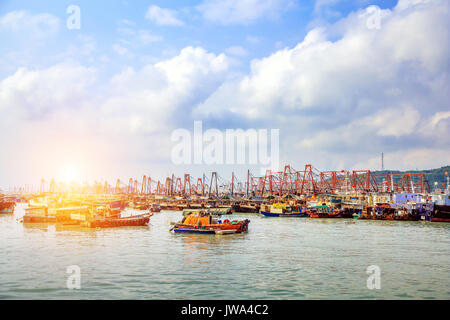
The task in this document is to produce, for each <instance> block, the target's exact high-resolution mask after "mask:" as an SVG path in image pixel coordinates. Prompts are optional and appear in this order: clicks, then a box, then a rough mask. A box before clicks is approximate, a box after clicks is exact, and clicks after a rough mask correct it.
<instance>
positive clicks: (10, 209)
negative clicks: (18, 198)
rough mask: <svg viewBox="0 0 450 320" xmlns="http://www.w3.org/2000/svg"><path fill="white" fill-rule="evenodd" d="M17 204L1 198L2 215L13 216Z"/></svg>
mask: <svg viewBox="0 0 450 320" xmlns="http://www.w3.org/2000/svg"><path fill="white" fill-rule="evenodd" d="M15 206H16V202H15V201H13V200H12V199H8V198H3V196H0V214H11V213H14V207H15Z"/></svg>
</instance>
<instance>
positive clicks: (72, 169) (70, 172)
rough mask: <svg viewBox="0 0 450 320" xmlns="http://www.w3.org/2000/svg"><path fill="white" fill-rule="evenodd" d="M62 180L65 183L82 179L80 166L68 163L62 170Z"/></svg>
mask: <svg viewBox="0 0 450 320" xmlns="http://www.w3.org/2000/svg"><path fill="white" fill-rule="evenodd" d="M59 176H60V179H59V180H60V181H62V182H65V183H70V182H78V181H80V172H79V170H78V168H77V167H76V166H74V165H72V164H66V165H65V166H63V167H62V168H61V170H60V175H59Z"/></svg>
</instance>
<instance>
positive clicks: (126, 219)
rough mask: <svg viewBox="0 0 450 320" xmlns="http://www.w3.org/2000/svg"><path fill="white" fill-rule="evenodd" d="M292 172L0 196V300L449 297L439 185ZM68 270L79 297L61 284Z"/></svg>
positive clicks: (46, 187)
mask: <svg viewBox="0 0 450 320" xmlns="http://www.w3.org/2000/svg"><path fill="white" fill-rule="evenodd" d="M290 170H291V167H290V166H286V167H285V170H284V171H283V172H279V173H273V174H272V173H271V172H267V174H266V175H265V176H264V177H255V176H253V175H252V174H251V173H250V172H248V176H247V182H244V183H241V182H240V181H239V180H238V179H237V177H236V176H235V174H234V173H233V174H232V177H231V179H230V180H229V181H225V180H224V179H223V178H221V177H220V176H219V175H218V174H217V173H216V172H214V173H212V174H211V176H210V178H209V179H208V178H206V174H204V175H203V177H202V178H201V179H198V181H197V182H198V184H197V185H195V187H194V185H193V184H192V185H191V184H190V180H191V179H193V177H191V176H190V175H188V174H186V175H185V176H184V179H181V178H176V177H174V176H172V177H169V178H167V179H166V180H165V184H164V185H162V184H161V183H160V182H159V181H152V180H151V179H150V178H148V177H146V176H144V177H143V179H142V182H141V183H140V182H138V180H137V179H131V178H130V180H129V183H128V184H122V183H121V182H120V180H118V181H117V183H116V186H115V187H111V186H110V185H109V184H108V183H107V182H105V183H103V184H99V183H97V184H92V185H88V184H85V185H84V186H83V188H84V189H81V187H77V186H76V185H73V184H72V186H71V187H68V186H64V185H63V184H61V183H55V182H54V181H50V183H46V182H45V180H42V181H41V186H40V190H39V191H38V192H34V193H32V192H25V190H23V189H19V190H15V192H11V193H8V194H3V195H2V196H1V199H0V205H1V206H2V207H1V208H2V214H1V215H0V233H1V236H2V241H1V245H2V252H3V254H4V257H5V259H6V262H4V263H2V264H0V283H2V286H1V288H0V298H1V299H23V298H25V299H47V298H48V299H52V298H55V297H58V298H62V299H97V298H101V299H117V298H120V299H122V298H129V299H236V298H239V299H449V298H450V292H449V291H448V287H449V284H450V283H449V279H448V274H449V272H450V269H449V264H448V255H449V248H450V243H449V232H450V224H449V223H448V222H449V221H450V212H449V208H450V203H449V201H450V193H449V190H450V188H449V184H446V185H443V186H440V188H434V189H432V188H430V186H429V183H428V181H427V179H426V178H425V176H423V175H419V176H417V177H414V176H412V175H411V174H410V173H404V174H403V175H402V176H401V177H394V176H384V177H382V179H379V177H377V176H376V175H374V174H371V173H370V171H366V172H361V171H357V172H356V171H353V172H349V171H339V172H334V173H333V172H332V173H330V172H327V173H324V172H318V171H316V170H315V169H314V168H313V167H312V166H311V165H307V166H306V167H305V170H303V171H290ZM446 178H447V181H448V176H446ZM408 179H409V180H408ZM377 181H381V182H379V183H378V182H377ZM70 265H76V266H79V267H80V268H81V270H82V279H83V280H82V290H74V291H73V290H67V288H66V287H65V277H66V273H65V272H66V267H67V266H70ZM373 265H375V266H379V268H381V270H382V279H383V280H382V281H383V282H382V283H383V285H382V290H369V289H368V288H367V286H366V279H367V273H366V269H367V267H368V266H373Z"/></svg>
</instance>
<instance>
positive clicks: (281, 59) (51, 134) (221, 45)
mask: <svg viewBox="0 0 450 320" xmlns="http://www.w3.org/2000/svg"><path fill="white" fill-rule="evenodd" d="M73 6H76V8H78V9H79V20H73V19H74V17H75V16H74V13H75V11H72V10H71V9H70V8H72V7H73ZM74 21H75V22H76V21H79V25H77V24H76V23H75V22H74ZM449 21H450V13H449V2H448V1H447V0H399V1H372V0H370V1H368V0H367V1H366V0H315V1H313V0H306V1H300V0H221V1H218V0H196V1H143V0H137V1H103V0H97V1H75V0H72V1H61V0H54V1H45V0H43V1H39V2H37V1H20V0H15V1H10V0H0V40H1V42H0V44H1V45H0V112H1V113H0V132H1V135H0V150H1V155H2V156H1V157H0V188H3V189H8V188H10V187H12V186H17V185H24V184H30V185H35V186H37V185H39V181H40V179H41V178H45V179H51V178H56V179H64V177H65V178H66V179H69V178H75V177H77V178H78V179H87V180H90V181H92V180H94V179H96V180H102V179H107V180H109V181H110V183H114V181H115V179H117V178H120V179H121V180H122V181H127V180H128V178H129V177H134V178H139V177H142V175H144V174H146V175H150V176H152V177H154V178H155V179H163V178H164V177H166V176H168V175H171V174H172V173H175V174H176V175H182V174H184V173H191V174H193V175H194V176H200V175H201V173H202V172H211V171H213V170H218V171H219V174H220V175H221V176H222V177H224V178H226V177H229V176H231V172H232V171H235V172H237V174H238V176H240V179H241V180H244V179H245V174H246V170H247V168H248V167H250V168H252V172H253V170H254V174H255V175H258V174H259V173H260V172H259V170H261V171H263V170H264V168H258V167H252V166H249V165H245V164H244V165H241V164H234V165H233V164H231V165H207V164H192V165H191V164H176V163H174V162H173V159H172V156H171V154H172V153H171V152H172V149H173V141H172V140H171V136H172V134H173V132H174V130H176V129H178V128H185V129H188V130H193V126H194V121H202V123H203V128H204V129H205V130H206V129H218V130H221V131H222V132H224V131H225V130H227V129H243V130H248V129H256V130H258V129H279V158H280V168H279V169H282V167H283V165H284V164H290V165H292V167H293V168H295V169H298V170H300V169H302V168H303V166H304V165H305V164H307V163H311V164H313V166H314V167H315V168H317V169H318V170H342V169H346V170H356V169H358V170H366V169H370V170H377V169H380V168H381V153H382V152H383V153H384V166H385V168H387V169H404V170H412V169H426V168H437V167H441V166H444V165H448V164H449V163H450V105H449V104H450V103H449V101H450V92H449V83H450V81H449V80H450V79H449V73H450V64H449V57H450V55H449V51H450V45H449V30H450V28H449ZM74 26H75V28H74Z"/></svg>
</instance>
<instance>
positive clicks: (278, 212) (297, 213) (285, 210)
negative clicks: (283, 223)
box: [260, 203, 308, 218]
mask: <svg viewBox="0 0 450 320" xmlns="http://www.w3.org/2000/svg"><path fill="white" fill-rule="evenodd" d="M260 213H261V214H262V215H264V216H266V217H299V218H306V217H308V214H307V213H306V212H305V211H303V210H302V209H301V208H293V207H291V206H289V205H287V204H285V203H274V204H272V205H270V206H263V207H262V208H261V210H260Z"/></svg>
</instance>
